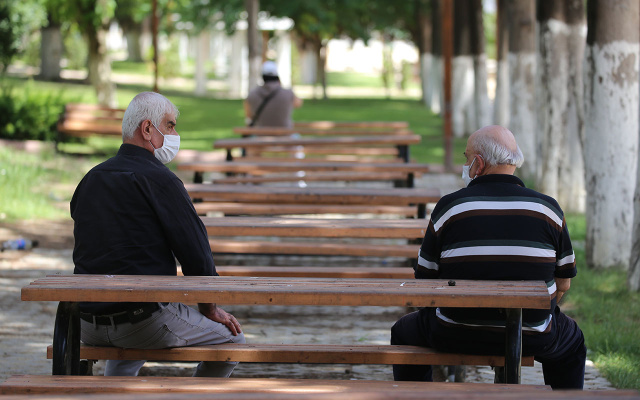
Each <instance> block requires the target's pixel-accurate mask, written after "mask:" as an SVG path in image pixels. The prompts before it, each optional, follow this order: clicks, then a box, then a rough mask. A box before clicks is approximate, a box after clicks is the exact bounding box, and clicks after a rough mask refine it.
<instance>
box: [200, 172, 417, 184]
mask: <svg viewBox="0 0 640 400" xmlns="http://www.w3.org/2000/svg"><path fill="white" fill-rule="evenodd" d="M300 172H302V173H301V174H297V173H296V174H259V175H241V176H230V177H226V178H216V179H211V183H214V184H220V185H228V184H236V183H269V182H298V181H305V182H340V181H344V182H354V181H363V182H364V181H369V182H370V181H381V182H385V181H395V180H405V179H407V173H403V172H364V173H360V172H327V173H322V172H320V173H314V172H305V171H300Z"/></svg>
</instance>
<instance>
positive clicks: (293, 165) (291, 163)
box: [178, 159, 431, 174]
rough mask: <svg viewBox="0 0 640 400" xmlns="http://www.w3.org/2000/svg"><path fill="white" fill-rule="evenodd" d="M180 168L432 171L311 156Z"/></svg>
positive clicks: (414, 166)
mask: <svg viewBox="0 0 640 400" xmlns="http://www.w3.org/2000/svg"><path fill="white" fill-rule="evenodd" d="M178 170H182V171H197V172H229V173H258V172H264V173H270V172H297V171H317V172H320V171H324V172H330V171H342V172H345V171H350V172H413V173H416V174H417V173H428V172H429V171H430V170H431V166H430V165H428V164H417V163H352V162H336V161H310V160H304V159H301V160H291V159H289V160H277V161H274V160H270V161H260V162H254V161H244V160H240V161H232V162H229V161H219V162H190V163H180V164H178Z"/></svg>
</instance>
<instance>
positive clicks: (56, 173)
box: [0, 147, 98, 221]
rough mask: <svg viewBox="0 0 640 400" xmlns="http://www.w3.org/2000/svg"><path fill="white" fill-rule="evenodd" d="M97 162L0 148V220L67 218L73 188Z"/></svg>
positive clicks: (50, 153) (48, 152)
mask: <svg viewBox="0 0 640 400" xmlns="http://www.w3.org/2000/svg"><path fill="white" fill-rule="evenodd" d="M97 162H98V160H97V159H86V158H78V157H70V156H63V155H60V154H57V153H55V152H54V151H53V150H47V151H43V152H42V153H39V154H30V153H26V152H24V151H17V150H14V149H11V148H8V147H0V187H1V188H2V196H0V221H15V220H19V219H38V218H43V219H62V218H69V211H68V207H67V205H68V204H69V200H71V195H72V194H73V188H75V185H77V183H78V182H79V181H80V179H82V176H84V174H85V173H86V172H87V171H88V170H89V169H90V168H91V167H92V166H93V165H95V164H96V163H97Z"/></svg>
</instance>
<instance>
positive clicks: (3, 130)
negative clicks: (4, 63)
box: [0, 82, 70, 140]
mask: <svg viewBox="0 0 640 400" xmlns="http://www.w3.org/2000/svg"><path fill="white" fill-rule="evenodd" d="M68 102H70V100H69V99H67V98H65V97H64V94H63V92H44V93H43V92H41V91H38V90H35V88H34V87H33V82H28V83H27V84H26V85H25V86H24V88H23V89H22V90H20V91H16V90H13V89H12V88H11V87H1V88H0V138H5V139H16V140H27V139H33V140H55V139H56V137H57V133H56V123H57V121H58V116H59V115H60V113H62V112H63V111H64V105H65V104H66V103H68Z"/></svg>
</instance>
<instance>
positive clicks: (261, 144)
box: [213, 135, 421, 162]
mask: <svg viewBox="0 0 640 400" xmlns="http://www.w3.org/2000/svg"><path fill="white" fill-rule="evenodd" d="M420 141H421V137H420V136H418V135H386V136H382V135H379V136H337V137H320V138H282V137H256V138H244V139H219V140H216V142H215V143H214V146H213V147H214V148H217V149H225V150H226V151H227V160H229V161H230V160H232V159H233V155H232V150H233V149H241V150H242V151H243V154H244V156H245V157H258V158H259V159H261V158H264V155H265V154H271V155H272V156H270V157H269V158H271V157H275V156H278V158H294V159H296V158H297V157H296V156H295V155H294V156H292V153H299V152H301V151H302V152H304V155H305V158H306V155H307V154H321V155H322V156H323V157H322V158H321V159H326V160H331V159H333V160H342V161H364V162H368V161H372V160H378V161H379V162H384V161H388V162H398V161H404V162H409V160H410V157H409V145H412V144H418V143H420ZM366 156H372V157H368V158H367V157H366ZM377 156H381V157H377ZM384 157H386V158H384Z"/></svg>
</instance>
